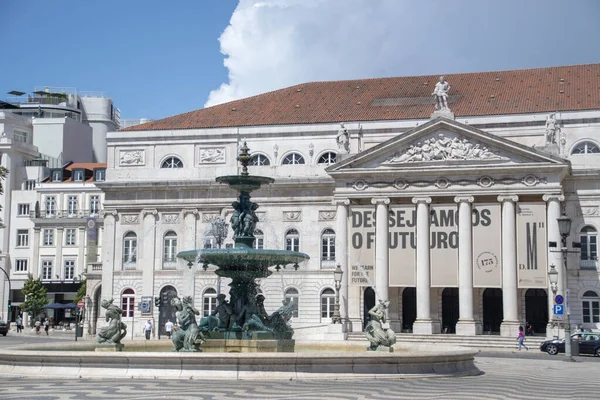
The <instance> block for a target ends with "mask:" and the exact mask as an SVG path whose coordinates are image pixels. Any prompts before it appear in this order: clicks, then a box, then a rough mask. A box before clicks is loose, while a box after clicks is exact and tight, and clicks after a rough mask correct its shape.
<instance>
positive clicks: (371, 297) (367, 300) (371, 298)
mask: <svg viewBox="0 0 600 400" xmlns="http://www.w3.org/2000/svg"><path fill="white" fill-rule="evenodd" d="M373 307H375V291H374V290H373V288H372V287H370V286H369V287H368V288H366V289H365V292H364V294H363V329H365V328H366V327H367V324H368V323H369V321H371V316H370V315H369V310H370V309H371V308H373Z"/></svg>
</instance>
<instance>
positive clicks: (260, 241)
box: [254, 229, 265, 250]
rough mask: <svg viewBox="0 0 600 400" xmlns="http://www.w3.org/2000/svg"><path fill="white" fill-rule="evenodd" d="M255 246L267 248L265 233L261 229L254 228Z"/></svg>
mask: <svg viewBox="0 0 600 400" xmlns="http://www.w3.org/2000/svg"><path fill="white" fill-rule="evenodd" d="M254 238H255V239H254V248H255V249H259V250H260V249H264V248H265V234H264V233H263V231H261V230H260V229H255V230H254Z"/></svg>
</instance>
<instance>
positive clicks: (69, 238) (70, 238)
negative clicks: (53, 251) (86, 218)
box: [65, 228, 77, 246]
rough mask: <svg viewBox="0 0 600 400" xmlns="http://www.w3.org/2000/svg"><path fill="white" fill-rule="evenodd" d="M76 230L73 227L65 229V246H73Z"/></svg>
mask: <svg viewBox="0 0 600 400" xmlns="http://www.w3.org/2000/svg"><path fill="white" fill-rule="evenodd" d="M76 235H77V230H76V229H74V228H68V229H65V246H75V243H76V239H75V238H76Z"/></svg>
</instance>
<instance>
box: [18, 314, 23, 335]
mask: <svg viewBox="0 0 600 400" xmlns="http://www.w3.org/2000/svg"><path fill="white" fill-rule="evenodd" d="M17 333H23V318H21V316H18V317H17Z"/></svg>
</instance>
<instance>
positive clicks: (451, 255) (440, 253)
mask: <svg viewBox="0 0 600 400" xmlns="http://www.w3.org/2000/svg"><path fill="white" fill-rule="evenodd" d="M430 217H431V226H430V228H429V229H430V233H431V236H430V238H429V248H430V253H429V254H430V259H431V286H437V287H457V286H458V206H457V205H456V204H433V205H432V206H431V207H430Z"/></svg>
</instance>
